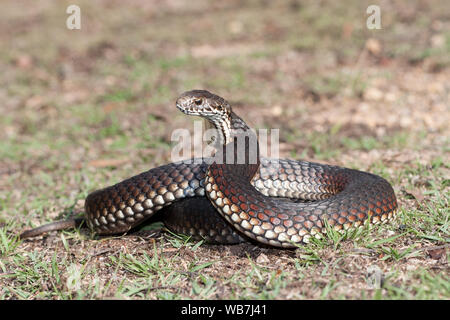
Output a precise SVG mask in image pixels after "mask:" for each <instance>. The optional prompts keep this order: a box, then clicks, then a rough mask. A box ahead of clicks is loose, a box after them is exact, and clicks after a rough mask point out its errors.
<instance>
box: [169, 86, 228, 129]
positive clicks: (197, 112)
mask: <svg viewBox="0 0 450 320" xmlns="http://www.w3.org/2000/svg"><path fill="white" fill-rule="evenodd" d="M177 108H178V109H180V110H181V111H182V112H183V113H185V114H188V115H193V116H200V117H203V118H206V119H207V120H210V121H213V120H214V119H216V118H224V117H230V114H231V106H230V104H229V103H228V102H227V101H226V100H225V99H224V98H222V97H219V96H217V95H215V94H213V93H211V92H209V91H206V90H192V91H187V92H184V93H183V94H182V95H181V96H179V97H178V99H177Z"/></svg>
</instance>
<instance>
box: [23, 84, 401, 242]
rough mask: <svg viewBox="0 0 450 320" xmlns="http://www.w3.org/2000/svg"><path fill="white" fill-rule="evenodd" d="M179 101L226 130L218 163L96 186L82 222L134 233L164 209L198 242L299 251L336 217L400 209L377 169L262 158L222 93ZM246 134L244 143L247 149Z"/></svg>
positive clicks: (360, 217) (351, 222) (167, 218)
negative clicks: (251, 244) (298, 246)
mask: <svg viewBox="0 0 450 320" xmlns="http://www.w3.org/2000/svg"><path fill="white" fill-rule="evenodd" d="M176 106H177V108H178V109H180V110H181V111H182V112H184V113H185V114H187V115H194V116H200V117H203V118H205V119H207V120H208V121H209V122H210V123H211V124H212V125H213V126H214V127H215V128H216V129H217V133H218V138H219V139H218V141H217V143H218V144H217V145H218V153H217V154H216V156H215V157H214V158H213V159H212V158H205V159H191V160H185V161H180V162H175V163H170V164H167V165H163V166H160V167H157V168H153V169H151V170H149V171H146V172H144V173H141V174H139V175H137V176H134V177H131V178H129V179H126V180H124V181H122V182H120V183H117V184H115V185H113V186H110V187H107V188H104V189H101V190H97V191H94V192H92V193H91V194H89V195H88V197H87V198H86V201H85V212H86V215H85V218H84V219H81V220H85V221H86V223H87V225H88V226H89V228H90V229H91V230H92V231H94V232H95V233H96V234H99V235H111V234H120V233H126V232H128V231H129V230H130V229H132V228H134V227H136V226H138V225H140V224H142V223H143V222H144V221H145V220H147V219H149V218H150V217H151V216H153V215H154V214H155V213H156V212H158V215H160V216H161V218H162V220H163V221H164V223H165V225H166V226H167V227H168V228H169V229H171V230H173V231H175V232H178V233H184V234H187V235H190V236H192V237H193V238H195V239H199V238H204V239H206V240H207V241H209V242H213V243H222V244H232V243H239V242H242V241H245V240H246V239H248V238H250V239H253V240H256V241H257V242H260V243H263V244H266V245H270V246H275V247H285V248H289V247H295V245H296V244H298V243H307V242H309V240H310V238H311V237H320V235H321V234H323V233H325V232H326V223H327V224H328V225H329V226H331V227H332V228H334V229H335V230H341V231H343V230H347V229H350V228H356V227H359V226H362V225H363V224H364V222H365V221H366V220H368V219H370V221H371V223H374V224H376V223H384V222H387V221H389V220H390V219H392V218H393V217H394V215H395V213H396V210H397V200H396V197H395V193H394V190H393V189H392V187H391V185H390V184H389V183H388V182H387V181H386V180H385V179H383V178H381V177H379V176H377V175H374V174H371V173H367V172H362V171H358V170H353V169H348V168H342V167H338V166H331V165H325V164H319V163H313V162H307V161H295V160H287V159H269V158H263V157H260V156H259V145H258V143H257V142H256V146H257V147H256V148H251V141H255V140H252V139H256V138H255V137H256V135H255V134H254V132H253V131H252V130H250V128H249V127H248V126H247V125H246V123H245V122H244V121H243V120H242V119H241V118H240V117H239V116H237V115H236V114H235V113H234V112H233V111H232V109H231V106H230V104H229V103H228V102H227V101H226V100H225V99H223V98H221V97H219V96H217V95H215V94H212V93H210V92H208V91H205V90H193V91H188V92H185V93H183V94H182V95H181V96H180V97H179V98H178V99H177V102H176ZM240 138H244V140H243V141H245V144H244V149H242V145H238V140H239V139H240ZM241 141H242V139H241ZM256 141H257V140H256ZM240 147H241V149H240ZM217 155H219V157H217ZM242 157H243V158H244V160H243V161H242ZM238 158H239V159H240V161H237V160H238ZM218 159H219V160H223V161H218ZM230 159H231V161H230ZM81 220H80V219H78V220H75V219H72V220H66V221H58V222H54V223H51V224H48V225H44V226H41V227H38V228H35V229H32V230H28V231H25V232H24V233H23V234H22V235H21V238H28V237H33V236H36V235H39V234H42V233H43V232H48V231H51V230H60V229H64V228H68V227H74V226H76V225H78V224H79V223H80V222H81Z"/></svg>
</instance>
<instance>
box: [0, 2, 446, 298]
mask: <svg viewBox="0 0 450 320" xmlns="http://www.w3.org/2000/svg"><path fill="white" fill-rule="evenodd" d="M71 4H73V3H72V2H70V1H58V2H55V1H33V2H30V1H6V2H4V3H2V9H3V10H1V12H0V43H1V46H0V69H1V70H2V73H1V75H0V102H1V103H0V114H1V116H0V128H1V130H0V299H75V298H77V299H107V298H108V299H110V298H115V299H186V298H194V299H449V298H450V281H449V280H450V277H449V265H448V256H449V250H448V247H449V243H450V236H449V225H450V222H449V206H448V204H449V198H450V193H449V190H450V161H449V160H450V157H449V151H450V149H449V136H450V129H449V123H450V105H449V97H450V31H449V30H450V5H449V3H448V1H445V0H442V1H425V0H423V1H408V2H406V1H379V2H377V3H376V5H378V6H379V8H380V10H381V11H380V12H381V29H372V30H371V29H368V27H367V25H366V21H367V19H368V17H369V14H368V13H367V12H366V10H367V8H368V6H369V5H371V4H375V3H372V2H368V1H295V0H290V1H277V2H276V1H267V0H265V1H264V0H261V1H256V0H252V1H240V0H230V1H221V2H212V1H206V0H204V1H196V2H195V5H193V4H192V1H184V0H170V1H169V0H168V1H159V0H151V1H137V0H135V1H127V2H124V1H106V0H104V1H95V2H93V1H92V2H91V1H77V3H76V4H77V5H78V6H79V8H80V9H81V29H79V30H77V29H74V30H70V29H68V28H67V26H66V20H67V19H68V17H69V14H67V13H66V9H67V7H68V6H69V5H71ZM192 89H207V90H209V91H212V92H215V93H217V94H219V95H221V96H223V97H225V98H226V99H228V100H229V101H230V102H231V103H232V105H233V108H234V111H235V112H236V113H237V114H239V115H240V116H242V117H243V118H244V119H245V120H246V121H247V122H248V123H249V124H250V125H251V126H252V127H255V128H267V129H279V130H280V131H279V132H280V154H279V156H280V157H282V158H292V159H302V160H308V161H315V162H321V163H328V164H336V165H341V166H344V167H351V168H357V169H359V170H364V171H369V172H372V173H375V174H378V175H380V176H382V177H384V178H386V179H387V180H388V181H389V182H390V183H391V184H392V185H393V187H394V190H395V192H396V195H397V198H398V202H399V205H400V210H399V212H398V215H397V217H396V219H395V220H394V221H393V222H392V223H389V224H387V225H382V226H368V227H365V228H364V229H361V230H359V232H358V233H357V234H347V235H344V236H343V237H342V236H339V235H338V234H329V235H328V236H327V237H326V238H324V239H323V240H321V241H316V242H314V243H311V244H309V245H305V246H300V247H299V248H298V249H296V250H280V249H275V248H267V247H263V246H259V245H255V244H241V245H234V246H218V245H209V244H206V243H203V242H196V241H192V240H190V239H186V238H185V237H182V236H180V235H175V234H171V233H170V232H168V231H167V230H165V228H163V227H162V226H161V224H159V223H155V224H151V225H148V226H146V227H144V228H143V229H142V230H140V231H138V232H137V233H134V234H130V235H126V236H121V237H102V238H99V237H95V236H93V235H92V234H90V233H89V232H88V231H87V230H84V229H82V230H77V231H64V232H58V233H56V232H55V233H50V234H48V235H45V236H43V237H38V238H36V239H30V240H23V241H21V240H18V238H17V236H18V234H20V232H22V231H24V230H26V229H29V228H32V227H35V226H38V225H41V224H43V223H47V222H50V221H54V220H57V219H64V218H67V217H73V216H77V215H81V214H82V213H83V210H84V209H83V206H84V199H85V197H86V196H87V194H88V193H90V192H92V191H93V190H96V189H99V188H103V187H105V186H109V185H111V184H114V183H117V182H119V181H121V180H123V179H125V178H127V177H130V176H133V175H135V174H138V173H140V172H143V171H146V170H148V169H150V168H153V167H156V166H158V165H162V164H165V163H168V162H171V151H172V147H173V141H171V134H172V132H173V131H174V130H175V129H177V128H187V129H189V130H191V131H192V130H193V122H192V118H189V117H186V116H185V115H183V114H181V113H180V112H179V111H177V109H176V108H175V104H174V103H175V99H176V97H177V96H178V95H179V94H180V93H182V92H184V91H187V90H192Z"/></svg>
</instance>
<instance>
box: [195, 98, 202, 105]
mask: <svg viewBox="0 0 450 320" xmlns="http://www.w3.org/2000/svg"><path fill="white" fill-rule="evenodd" d="M194 103H195V104H196V105H197V106H199V105H201V104H202V103H203V100H202V99H195V100H194Z"/></svg>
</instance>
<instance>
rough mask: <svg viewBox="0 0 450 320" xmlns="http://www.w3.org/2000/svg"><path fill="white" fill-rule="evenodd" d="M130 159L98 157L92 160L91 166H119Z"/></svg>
mask: <svg viewBox="0 0 450 320" xmlns="http://www.w3.org/2000/svg"><path fill="white" fill-rule="evenodd" d="M128 161H129V160H128V159H98V160H92V161H90V162H89V166H91V167H94V168H105V167H118V166H120V165H122V164H125V163H127V162H128Z"/></svg>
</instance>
